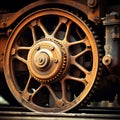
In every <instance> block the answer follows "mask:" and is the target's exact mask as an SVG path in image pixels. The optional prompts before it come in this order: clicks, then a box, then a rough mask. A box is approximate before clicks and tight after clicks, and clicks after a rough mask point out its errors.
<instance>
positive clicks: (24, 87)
mask: <svg viewBox="0 0 120 120" xmlns="http://www.w3.org/2000/svg"><path fill="white" fill-rule="evenodd" d="M98 42H99V41H98ZM100 50H101V49H100V48H99V46H98V43H97V42H96V40H95V37H94V35H93V32H92V31H91V29H90V28H89V27H88V26H87V25H86V24H85V22H84V21H83V20H82V19H80V18H78V17H77V16H76V15H74V14H72V13H70V12H68V11H65V10H62V9H57V8H50V9H43V10H40V11H37V12H34V13H32V14H31V15H29V16H27V17H26V18H25V19H24V20H23V21H22V22H20V24H18V26H17V27H16V28H15V30H14V31H13V32H12V34H11V36H10V38H9V41H8V44H7V47H6V51H5V58H4V73H5V76H6V81H7V84H8V86H9V88H10V90H11V92H12V93H13V95H14V96H15V98H16V99H17V100H18V101H19V102H20V103H21V104H22V105H24V106H25V107H27V108H28V109H31V110H33V111H39V112H66V111H69V110H71V109H73V108H75V107H76V106H78V105H80V106H83V105H84V104H86V103H87V102H88V101H89V99H90V96H91V95H92V94H93V91H94V89H95V87H96V83H97V81H98V80H99V75H100V70H101V58H100V52H99V51H100Z"/></svg>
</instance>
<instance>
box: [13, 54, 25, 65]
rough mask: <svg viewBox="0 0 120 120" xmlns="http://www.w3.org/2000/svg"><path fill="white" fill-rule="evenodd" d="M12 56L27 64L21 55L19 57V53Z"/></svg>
mask: <svg viewBox="0 0 120 120" xmlns="http://www.w3.org/2000/svg"><path fill="white" fill-rule="evenodd" d="M14 58H16V59H18V60H19V61H21V62H23V63H25V64H27V60H25V59H24V58H23V57H20V56H19V55H15V56H14Z"/></svg>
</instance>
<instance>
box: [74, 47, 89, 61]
mask: <svg viewBox="0 0 120 120" xmlns="http://www.w3.org/2000/svg"><path fill="white" fill-rule="evenodd" d="M88 51H91V48H86V49H85V50H83V51H82V52H80V53H78V54H76V55H75V56H73V58H74V59H76V58H78V57H80V56H82V55H84V54H85V53H86V52H88ZM73 58H72V59H73Z"/></svg>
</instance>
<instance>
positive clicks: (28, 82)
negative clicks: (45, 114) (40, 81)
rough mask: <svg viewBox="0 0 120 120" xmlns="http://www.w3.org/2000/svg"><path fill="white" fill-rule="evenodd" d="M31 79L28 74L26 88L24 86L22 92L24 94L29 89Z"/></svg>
mask: <svg viewBox="0 0 120 120" xmlns="http://www.w3.org/2000/svg"><path fill="white" fill-rule="evenodd" d="M31 78H32V76H31V74H30V75H29V78H28V81H27V84H26V86H25V89H24V90H23V91H24V92H26V91H27V90H28V87H29V84H30V81H31Z"/></svg>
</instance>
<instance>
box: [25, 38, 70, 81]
mask: <svg viewBox="0 0 120 120" xmlns="http://www.w3.org/2000/svg"><path fill="white" fill-rule="evenodd" d="M66 58H67V57H66V53H65V50H64V47H63V46H62V45H61V44H60V43H59V42H56V41H55V40H47V39H41V40H40V41H39V42H38V43H36V44H35V45H34V46H33V47H32V48H31V49H30V52H29V54H28V59H27V60H28V68H29V71H30V73H31V74H32V76H33V77H34V78H35V79H36V80H38V81H40V82H43V83H47V82H52V81H54V80H56V79H57V78H58V77H59V76H60V75H61V74H63V73H64V72H65V67H66V61H68V60H66Z"/></svg>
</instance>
